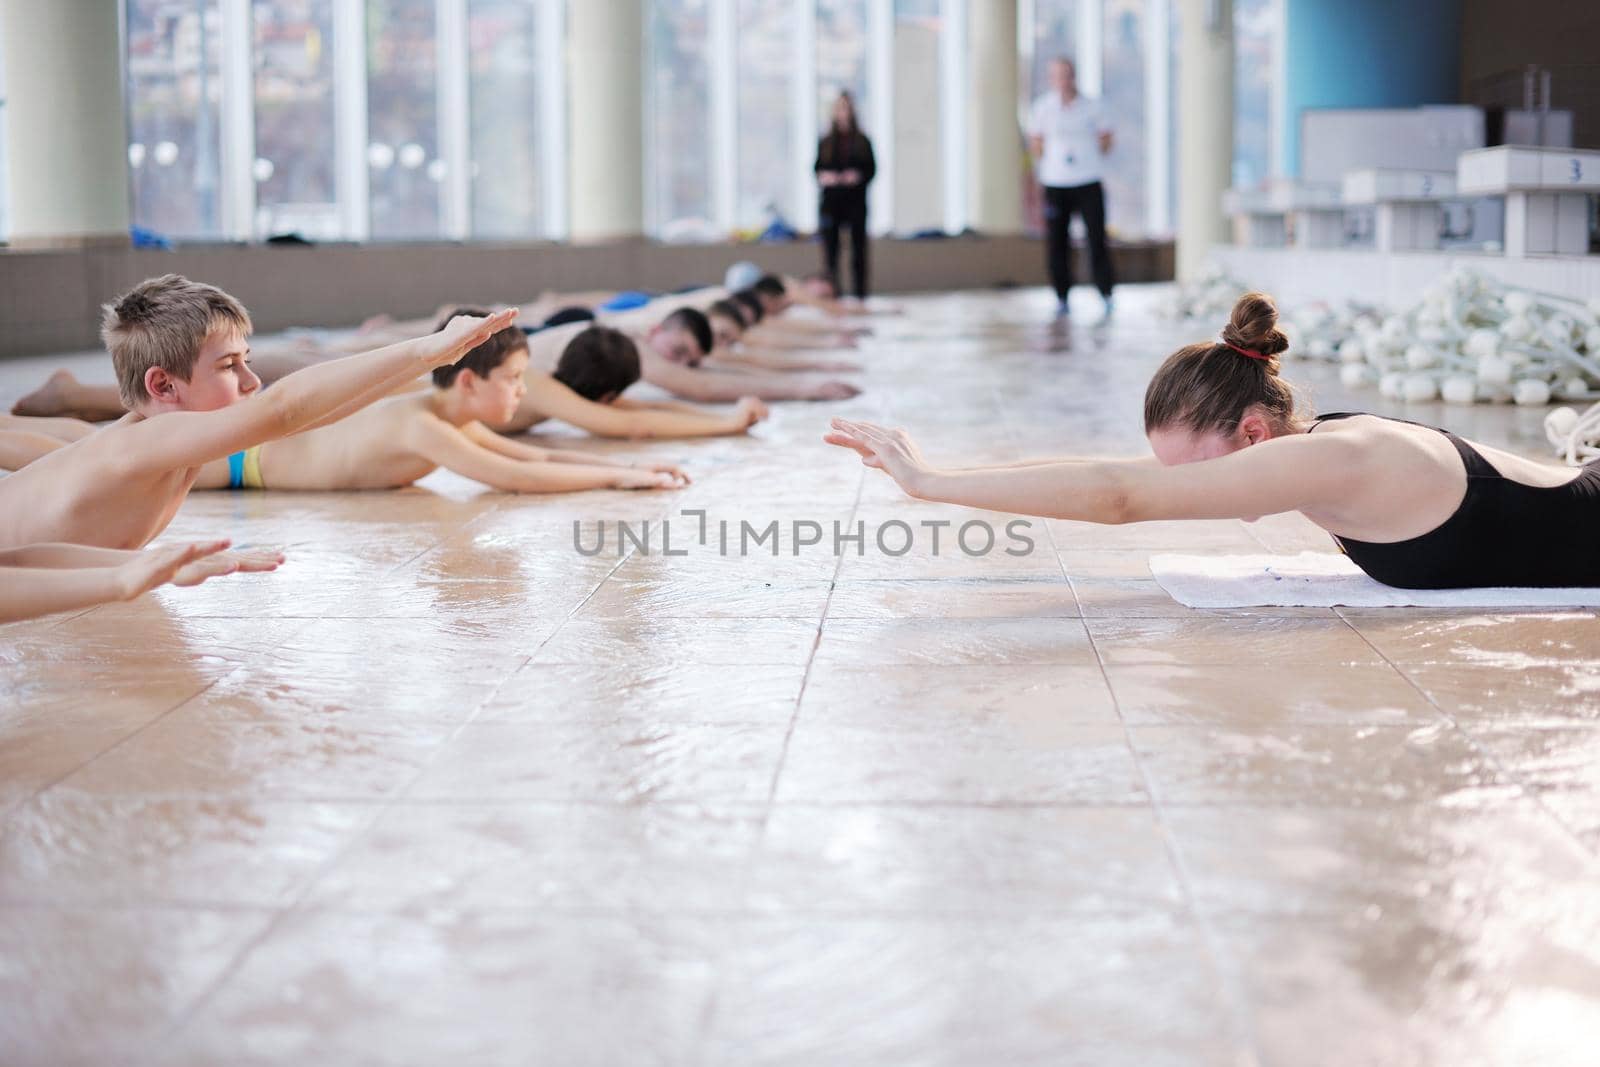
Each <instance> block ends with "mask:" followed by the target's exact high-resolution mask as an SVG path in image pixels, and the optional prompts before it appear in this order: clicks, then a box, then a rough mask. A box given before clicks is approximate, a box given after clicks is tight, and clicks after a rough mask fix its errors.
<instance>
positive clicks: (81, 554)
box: [0, 543, 283, 585]
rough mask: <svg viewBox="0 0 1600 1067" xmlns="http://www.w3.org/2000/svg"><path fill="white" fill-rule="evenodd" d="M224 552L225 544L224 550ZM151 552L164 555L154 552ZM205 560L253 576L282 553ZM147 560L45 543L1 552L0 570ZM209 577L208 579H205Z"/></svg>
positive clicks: (123, 552)
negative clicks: (5, 568)
mask: <svg viewBox="0 0 1600 1067" xmlns="http://www.w3.org/2000/svg"><path fill="white" fill-rule="evenodd" d="M223 547H224V548H226V547H227V546H226V544H224V546H223ZM152 551H165V550H164V549H155V550H152ZM204 555H205V556H206V557H207V558H206V559H205V560H204V561H202V562H201V563H200V564H199V567H200V569H201V570H202V571H206V572H210V571H213V570H215V573H217V574H221V573H224V572H223V571H222V570H220V569H216V568H221V567H227V568H230V570H237V571H245V572H249V573H254V572H257V571H273V570H277V569H278V566H279V564H281V563H282V562H283V553H282V552H279V551H277V550H276V549H266V548H241V549H237V550H235V551H232V552H222V551H221V550H218V553H210V552H207V553H205V554H204ZM148 558H150V552H148V551H139V550H136V549H135V550H129V549H122V548H95V547H92V546H90V545H70V544H65V543H47V544H37V545H23V546H21V547H20V548H8V549H0V567H31V568H36V569H40V570H73V569H80V568H88V567H95V568H104V567H121V566H123V565H125V564H129V563H133V562H134V561H136V560H140V559H148ZM207 576H209V575H207ZM178 584H179V585H195V584H198V582H183V581H179V582H178Z"/></svg>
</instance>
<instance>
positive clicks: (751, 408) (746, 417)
mask: <svg viewBox="0 0 1600 1067" xmlns="http://www.w3.org/2000/svg"><path fill="white" fill-rule="evenodd" d="M733 414H734V419H735V421H737V422H742V423H743V424H744V429H746V430H748V429H749V428H750V427H752V426H754V425H755V424H756V423H758V422H760V421H761V420H762V419H764V418H766V417H767V415H768V414H769V413H768V411H767V405H766V404H764V403H762V401H761V398H760V397H755V396H742V397H740V398H739V405H738V407H736V408H734V409H733Z"/></svg>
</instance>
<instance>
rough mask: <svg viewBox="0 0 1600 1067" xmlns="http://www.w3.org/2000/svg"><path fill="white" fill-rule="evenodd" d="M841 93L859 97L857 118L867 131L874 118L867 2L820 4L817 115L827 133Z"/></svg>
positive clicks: (841, 0)
mask: <svg viewBox="0 0 1600 1067" xmlns="http://www.w3.org/2000/svg"><path fill="white" fill-rule="evenodd" d="M840 90H848V91H849V93H850V95H851V96H853V97H855V101H856V114H857V115H858V116H859V117H860V121H861V124H862V126H863V128H865V127H866V126H867V125H868V123H869V122H870V116H871V115H872V101H871V100H870V99H868V96H867V0H817V115H818V116H819V118H820V119H821V123H820V124H821V126H822V128H823V129H826V128H827V125H828V122H829V119H830V118H831V117H832V115H833V102H834V100H836V99H837V98H838V96H839V92H840ZM818 132H819V134H820V132H821V131H820V130H819V131H818ZM866 132H867V133H868V134H869V135H870V134H871V132H872V131H871V130H867V131H866Z"/></svg>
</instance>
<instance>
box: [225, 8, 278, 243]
mask: <svg viewBox="0 0 1600 1067" xmlns="http://www.w3.org/2000/svg"><path fill="white" fill-rule="evenodd" d="M219 10H220V13H221V15H222V20H221V25H222V48H221V49H220V53H221V59H222V97H221V100H222V106H221V108H220V109H219V110H220V112H221V115H222V136H221V137H220V138H219V139H218V140H219V142H220V144H221V145H222V160H221V163H222V165H221V167H220V168H219V170H220V171H221V178H222V185H221V191H222V196H221V198H220V204H221V209H222V211H221V214H222V232H223V234H224V235H226V236H227V237H228V238H230V239H232V240H235V241H249V240H251V239H253V238H256V237H268V236H270V234H265V233H260V234H258V233H257V232H256V174H255V168H256V95H255V94H256V82H255V68H254V65H253V63H254V55H255V48H254V42H255V24H254V22H253V21H252V19H253V17H254V11H253V9H252V8H251V6H250V2H249V0H222V3H221V5H220V8H219Z"/></svg>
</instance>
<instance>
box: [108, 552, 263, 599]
mask: <svg viewBox="0 0 1600 1067" xmlns="http://www.w3.org/2000/svg"><path fill="white" fill-rule="evenodd" d="M228 544H229V542H227V541H208V542H200V543H196V544H190V545H168V546H167V547H165V548H152V549H148V550H147V551H145V552H141V553H140V554H139V556H138V557H137V558H135V559H132V560H129V561H128V562H127V563H124V564H122V566H120V567H118V568H117V586H118V592H119V593H120V594H121V597H122V599H123V600H133V599H135V598H136V597H140V596H143V595H144V594H145V593H148V592H149V591H150V590H152V589H154V588H155V587H156V586H158V585H165V584H167V583H168V582H172V583H173V584H174V585H199V584H200V583H201V582H203V581H205V580H206V579H207V578H213V577H215V576H217V575H219V574H232V573H233V572H234V571H236V570H238V569H239V568H238V565H237V564H234V563H231V562H221V563H219V562H218V561H219V560H223V559H225V557H224V556H223V554H222V553H223V550H224V549H225V548H227V547H228Z"/></svg>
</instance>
